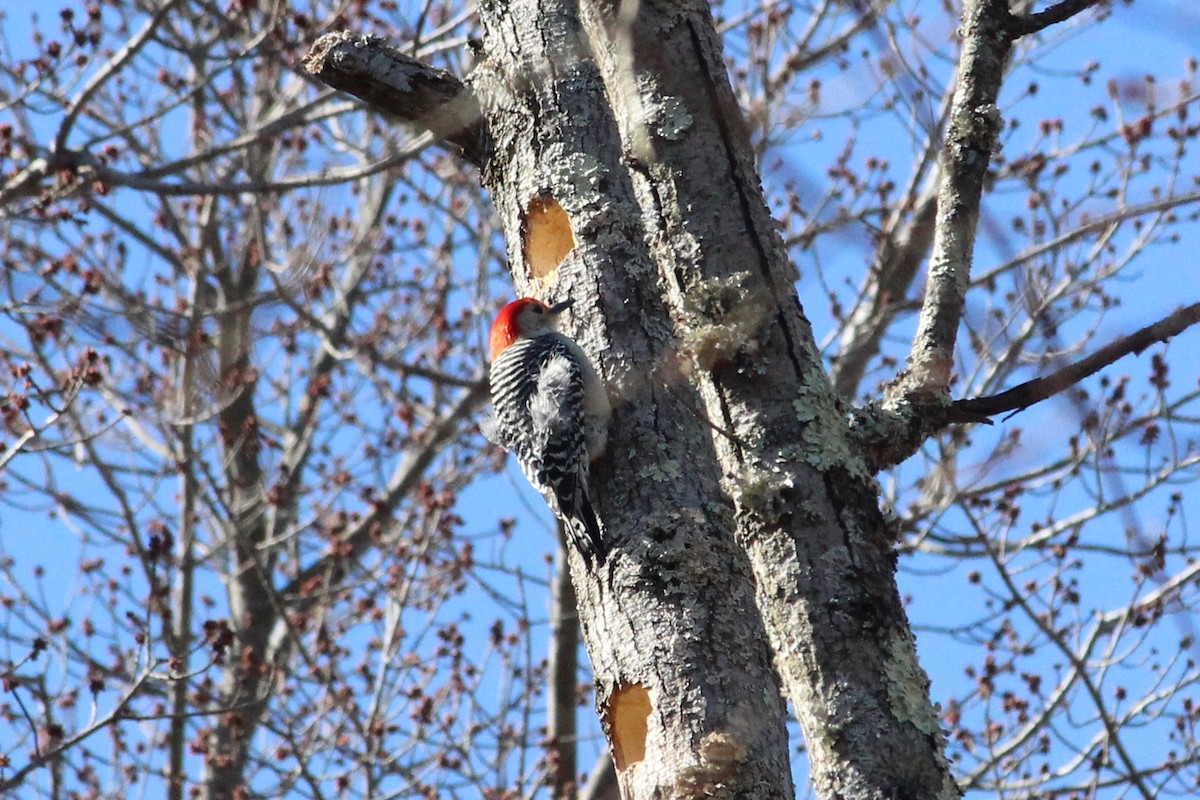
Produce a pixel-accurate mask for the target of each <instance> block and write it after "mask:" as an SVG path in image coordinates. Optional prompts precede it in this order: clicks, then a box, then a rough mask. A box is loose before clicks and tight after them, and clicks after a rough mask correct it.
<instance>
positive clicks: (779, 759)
mask: <svg viewBox="0 0 1200 800" xmlns="http://www.w3.org/2000/svg"><path fill="white" fill-rule="evenodd" d="M479 13H480V19H481V22H482V24H483V31H484V37H483V42H484V47H483V52H482V56H481V63H480V66H479V67H478V68H477V69H476V71H475V73H474V75H473V77H472V81H471V83H472V86H473V88H474V89H475V92H476V94H477V96H478V97H479V98H480V103H481V107H482V108H483V113H484V117H485V118H486V119H487V122H488V127H489V129H490V131H491V136H492V140H493V142H494V149H493V153H494V155H493V156H492V158H491V159H490V161H489V162H488V163H487V164H486V165H485V168H484V170H483V174H484V181H485V183H486V185H487V187H488V189H489V191H490V192H491V194H492V197H493V199H494V201H495V203H496V206H497V209H498V211H499V213H500V217H501V219H502V222H503V225H504V230H505V233H506V235H507V238H508V241H509V253H510V257H511V259H512V262H513V263H512V271H513V275H514V278H515V280H516V283H517V289H518V292H519V293H522V294H530V295H536V296H548V297H552V298H561V297H564V296H568V295H569V296H571V297H573V298H575V300H576V303H575V307H574V310H573V312H572V316H573V320H572V323H573V326H574V329H573V330H572V331H570V332H571V333H572V334H573V335H575V337H576V338H577V339H578V340H579V341H580V342H581V343H582V344H583V346H584V347H585V349H587V350H588V351H589V353H590V354H591V355H592V356H593V358H595V359H596V362H597V364H598V366H599V368H600V370H601V371H602V373H603V374H604V375H605V377H606V378H607V379H608V381H609V385H610V392H611V394H612V396H613V398H612V399H613V401H614V420H613V424H612V428H611V430H610V437H609V449H608V455H607V456H606V458H605V459H604V460H603V461H602V462H601V463H599V464H597V466H596V468H595V469H594V471H593V474H594V483H595V485H596V487H597V491H596V492H595V494H596V495H597V498H596V499H597V510H598V512H599V514H600V516H601V518H602V519H603V521H604V523H605V526H606V530H607V532H608V535H609V537H610V542H611V546H612V548H613V552H612V554H611V555H610V556H609V559H608V561H607V562H606V563H605V565H604V567H603V568H602V569H601V570H600V572H599V574H596V573H591V572H589V571H587V570H586V569H585V568H584V565H583V563H582V561H581V560H579V559H577V558H573V559H572V563H571V566H572V574H573V577H574V581H575V587H576V591H577V594H578V597H579V608H580V618H581V621H582V625H583V631H584V638H585V641H586V643H587V646H588V652H589V654H590V655H591V660H592V667H593V672H594V674H595V678H596V685H597V704H598V708H599V712H600V714H601V717H602V718H603V719H604V720H605V722H606V727H607V731H608V734H609V737H610V740H611V742H612V745H613V750H614V753H615V755H616V761H617V767H618V773H619V779H620V782H621V785H622V790H623V794H624V796H625V797H627V798H642V797H644V798H651V797H702V796H706V795H708V794H711V793H721V794H722V796H726V797H744V798H764V799H765V798H781V797H791V796H792V793H793V790H792V786H791V779H790V774H789V768H788V754H787V741H786V732H785V729H784V721H785V708H784V703H783V701H782V699H781V697H780V696H779V692H778V689H777V684H776V678H775V675H774V671H773V669H772V665H771V657H770V651H769V648H768V645H767V640H766V634H765V631H764V630H763V627H762V623H761V620H760V618H759V615H758V613H757V612H756V610H755V606H754V585H753V580H752V578H751V575H750V569H749V565H748V564H747V562H746V559H745V556H744V555H743V554H742V553H741V552H740V551H739V550H738V549H737V547H736V545H735V544H734V540H733V537H732V536H731V535H730V529H731V520H732V515H733V512H732V509H731V508H730V505H729V504H728V502H727V500H726V499H725V496H724V493H723V492H722V491H721V488H720V485H719V483H718V476H719V467H718V466H717V463H716V461H715V459H714V454H713V452H712V448H711V446H709V445H708V440H709V431H710V429H709V427H708V425H707V424H706V421H705V420H704V418H703V415H702V414H698V413H697V409H698V408H699V407H700V401H699V400H698V398H697V397H696V396H695V393H694V392H693V391H692V390H691V389H690V388H689V387H688V386H687V384H686V382H684V381H682V380H680V377H679V375H678V372H677V370H676V367H677V361H678V359H677V353H678V339H679V336H678V332H677V330H676V329H675V328H674V327H673V326H672V324H671V321H670V319H669V317H668V315H667V314H666V313H665V310H664V308H663V300H662V295H663V291H662V288H661V287H660V286H659V283H658V275H657V273H656V268H655V266H654V264H653V262H652V261H651V258H650V255H649V253H648V252H647V248H646V244H645V232H644V230H643V227H642V222H643V220H642V211H641V208H640V206H639V205H638V203H637V202H636V200H635V192H634V188H633V186H632V183H631V177H630V174H629V172H628V170H627V169H626V167H625V165H624V163H623V151H622V145H623V143H622V141H621V140H620V138H619V134H618V127H617V123H616V121H615V120H614V119H613V116H612V110H611V106H610V103H609V102H608V99H607V98H606V95H605V85H604V83H603V82H602V79H601V76H600V75H599V73H598V71H597V68H596V64H595V62H594V60H593V59H592V57H591V54H590V52H589V44H588V42H587V41H586V40H585V38H584V37H583V34H582V31H581V27H580V21H579V19H578V17H577V16H576V14H575V13H574V12H573V10H572V6H571V5H570V4H558V3H546V2H540V3H539V2H533V1H532V0H530V1H529V2H521V3H503V4H482V5H481V6H480V9H479ZM552 201H553V202H552ZM557 207H561V209H562V211H565V214H566V218H567V220H569V225H570V236H569V237H561V238H560V239H558V240H561V239H569V240H571V241H573V242H574V243H575V244H574V246H573V248H571V249H569V250H568V251H567V253H566V255H565V258H564V259H563V260H562V261H561V263H560V264H558V265H556V266H554V267H553V268H552V269H550V270H549V271H548V270H547V266H546V265H545V264H543V263H542V262H541V261H539V262H538V263H537V264H536V265H534V264H532V263H531V260H530V258H529V254H530V253H532V252H545V251H546V250H547V249H548V248H546V247H543V246H542V244H541V243H540V241H539V239H540V238H541V237H543V233H542V231H544V230H546V229H548V228H549V227H551V225H550V224H549V223H546V222H544V220H545V219H553V217H554V214H550V213H548V212H547V209H554V208H557ZM531 209H536V210H537V218H538V220H543V221H539V222H537V223H536V224H534V221H533V220H531V219H530V213H531ZM556 213H557V212H555V214H556ZM545 235H546V236H548V235H549V234H545ZM549 249H551V250H554V251H557V250H558V248H549ZM643 690H644V691H643Z"/></svg>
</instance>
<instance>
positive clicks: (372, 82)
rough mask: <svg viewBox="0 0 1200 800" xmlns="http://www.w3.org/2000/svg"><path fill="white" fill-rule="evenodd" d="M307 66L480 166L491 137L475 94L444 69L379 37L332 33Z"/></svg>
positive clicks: (318, 76) (312, 72)
mask: <svg viewBox="0 0 1200 800" xmlns="http://www.w3.org/2000/svg"><path fill="white" fill-rule="evenodd" d="M304 70H305V71H306V72H308V74H309V75H312V76H313V77H314V78H316V79H317V80H319V81H321V82H323V83H325V84H327V85H328V86H331V87H333V88H334V89H338V90H340V91H343V92H346V93H348V94H352V95H354V96H355V97H357V98H359V99H360V100H362V101H363V102H365V103H366V104H367V105H368V106H370V107H371V108H373V109H375V110H376V111H380V112H383V113H385V114H389V115H391V116H393V117H397V118H399V119H401V120H403V121H405V122H408V123H411V124H413V125H416V126H418V127H421V128H424V129H426V130H429V131H431V132H432V133H433V134H434V135H435V136H437V137H438V138H440V139H441V140H443V141H444V142H446V143H448V144H450V145H452V146H453V147H455V148H456V149H457V150H458V151H459V152H460V153H461V154H462V155H463V157H464V158H466V159H467V160H468V161H470V162H472V163H473V164H475V165H476V166H482V162H483V160H484V158H485V157H486V153H487V152H488V141H489V137H488V134H487V129H486V127H485V125H484V122H483V118H482V117H481V116H480V113H479V102H478V100H477V99H476V97H475V93H474V92H473V91H472V90H471V89H470V87H468V86H467V85H466V84H465V83H463V82H462V81H461V80H459V79H458V78H456V77H455V76H453V75H451V74H450V73H449V72H446V71H445V70H440V69H436V68H434V67H431V66H428V65H427V64H423V63H421V62H420V61H417V60H416V59H414V58H410V57H409V56H406V55H404V54H403V53H401V52H400V51H399V50H396V49H395V48H393V47H391V46H389V45H388V44H387V42H386V41H385V40H384V39H382V38H380V37H378V36H360V35H355V34H352V33H349V32H346V31H338V32H336V33H327V34H325V35H324V36H322V37H321V38H320V39H318V40H317V41H316V43H315V44H313V46H312V49H310V50H309V52H308V56H307V57H306V58H305V59H304Z"/></svg>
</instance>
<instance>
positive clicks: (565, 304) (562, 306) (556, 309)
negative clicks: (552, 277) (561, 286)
mask: <svg viewBox="0 0 1200 800" xmlns="http://www.w3.org/2000/svg"><path fill="white" fill-rule="evenodd" d="M574 302H575V301H574V300H572V299H571V298H570V297H568V298H567V299H566V300H563V301H562V302H561V303H556V304H555V305H552V306H550V313H551V314H553V315H554V316H556V317H557V316H558V315H559V314H561V313H562V312H564V311H566V310H567V309H568V308H570V307H571V304H572V303H574Z"/></svg>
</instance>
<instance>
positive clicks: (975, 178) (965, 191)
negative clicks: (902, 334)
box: [887, 0, 1012, 403]
mask: <svg viewBox="0 0 1200 800" xmlns="http://www.w3.org/2000/svg"><path fill="white" fill-rule="evenodd" d="M1010 19H1011V17H1010V14H1009V10H1008V0H970V1H969V2H968V3H967V4H966V7H965V8H964V9H963V24H962V33H963V46H962V56H961V57H960V59H959V65H958V78H957V81H956V86H955V89H954V100H953V102H952V104H951V108H950V120H949V126H948V129H947V132H946V143H945V147H944V150H943V152H942V177H941V185H940V186H939V189H938V201H937V215H936V218H935V222H934V234H933V248H932V254H931V255H930V259H929V270H928V275H929V277H928V279H927V282H926V287H925V300H924V303H923V304H922V307H921V317H920V320H919V322H918V325H917V334H916V338H915V340H914V341H913V346H912V352H911V353H910V354H909V357H908V364H907V367H906V368H905V370H904V372H903V373H902V374H901V375H900V377H899V378H898V379H897V380H896V381H895V383H894V384H893V385H892V387H891V388H890V389H889V390H888V393H887V395H888V398H887V402H890V403H897V402H925V401H928V400H932V399H934V398H945V397H946V395H947V393H948V391H949V388H950V375H951V371H952V368H953V362H954V343H955V339H956V337H957V335H958V326H959V322H960V321H961V319H962V310H963V306H964V303H965V302H966V293H967V286H968V285H969V282H970V274H971V258H972V255H973V252H974V249H975V235H976V229H977V227H978V220H979V205H980V200H981V198H982V196H983V184H984V177H985V175H986V174H987V169H988V163H989V162H990V161H991V157H992V150H993V149H994V148H995V146H996V138H997V136H998V134H999V131H1000V124H1001V122H1000V111H999V109H998V108H997V106H996V98H997V96H998V95H999V93H1000V84H1001V82H1002V80H1003V78H1004V64H1005V62H1006V61H1007V59H1008V55H1009V52H1010V51H1011V49H1012V39H1011V38H1010V36H1009V34H1008V32H1007V30H1006V25H1007V23H1008V22H1009V20H1010Z"/></svg>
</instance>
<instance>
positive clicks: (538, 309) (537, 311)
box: [533, 306, 544, 314]
mask: <svg viewBox="0 0 1200 800" xmlns="http://www.w3.org/2000/svg"><path fill="white" fill-rule="evenodd" d="M543 311H544V309H543V308H542V307H541V306H534V307H533V313H535V314H541V313H542V312H543Z"/></svg>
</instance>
